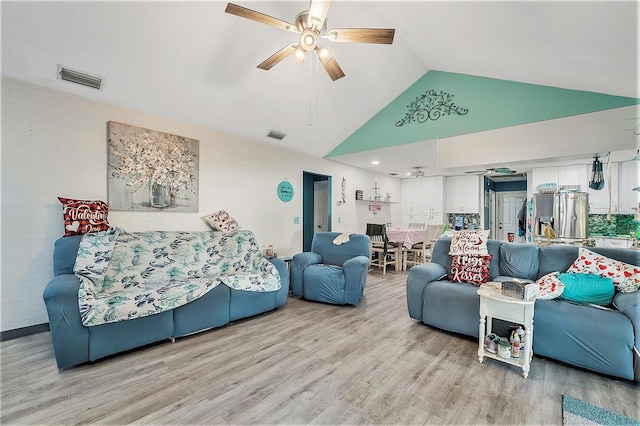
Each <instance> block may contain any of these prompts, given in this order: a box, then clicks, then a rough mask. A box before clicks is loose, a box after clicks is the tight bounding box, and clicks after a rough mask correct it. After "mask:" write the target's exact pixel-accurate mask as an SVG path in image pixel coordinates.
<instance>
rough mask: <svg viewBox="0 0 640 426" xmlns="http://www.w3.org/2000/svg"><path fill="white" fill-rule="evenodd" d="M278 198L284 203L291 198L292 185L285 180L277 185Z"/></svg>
mask: <svg viewBox="0 0 640 426" xmlns="http://www.w3.org/2000/svg"><path fill="white" fill-rule="evenodd" d="M278 198H280V200H282V201H284V202H285V203H287V202H289V201H291V199H292V198H293V185H291V183H290V182H289V181H288V180H286V179H285V180H283V181H282V182H280V183H279V184H278Z"/></svg>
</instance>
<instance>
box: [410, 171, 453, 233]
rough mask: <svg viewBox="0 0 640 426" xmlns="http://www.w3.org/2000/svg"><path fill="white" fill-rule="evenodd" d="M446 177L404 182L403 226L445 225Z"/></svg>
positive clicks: (431, 177) (430, 177)
mask: <svg viewBox="0 0 640 426" xmlns="http://www.w3.org/2000/svg"><path fill="white" fill-rule="evenodd" d="M443 185H444V177H443V176H428V177H423V178H416V179H403V180H402V206H401V207H402V226H403V227H408V226H409V223H425V224H427V225H430V224H432V225H439V224H443V223H444V217H443V206H444V200H443V194H444V188H443Z"/></svg>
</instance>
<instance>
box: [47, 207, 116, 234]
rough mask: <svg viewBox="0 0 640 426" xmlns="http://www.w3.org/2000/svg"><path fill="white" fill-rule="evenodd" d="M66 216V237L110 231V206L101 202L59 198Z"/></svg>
mask: <svg viewBox="0 0 640 426" xmlns="http://www.w3.org/2000/svg"><path fill="white" fill-rule="evenodd" d="M58 200H60V202H61V203H62V206H63V207H62V214H63V216H64V236H65V237H69V236H71V235H82V234H86V233H88V232H99V231H106V230H107V229H109V222H108V221H107V216H108V214H109V206H108V205H107V203H105V202H104V201H100V200H74V199H71V198H63V197H58Z"/></svg>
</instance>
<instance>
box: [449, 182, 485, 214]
mask: <svg viewBox="0 0 640 426" xmlns="http://www.w3.org/2000/svg"><path fill="white" fill-rule="evenodd" d="M445 188H446V190H445V194H446V197H445V198H446V209H445V210H446V211H445V213H480V178H479V176H476V175H461V176H447V177H446V183H445Z"/></svg>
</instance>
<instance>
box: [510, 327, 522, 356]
mask: <svg viewBox="0 0 640 426" xmlns="http://www.w3.org/2000/svg"><path fill="white" fill-rule="evenodd" d="M511 358H516V359H518V358H520V336H518V332H517V331H514V332H513V334H512V335H511Z"/></svg>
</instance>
